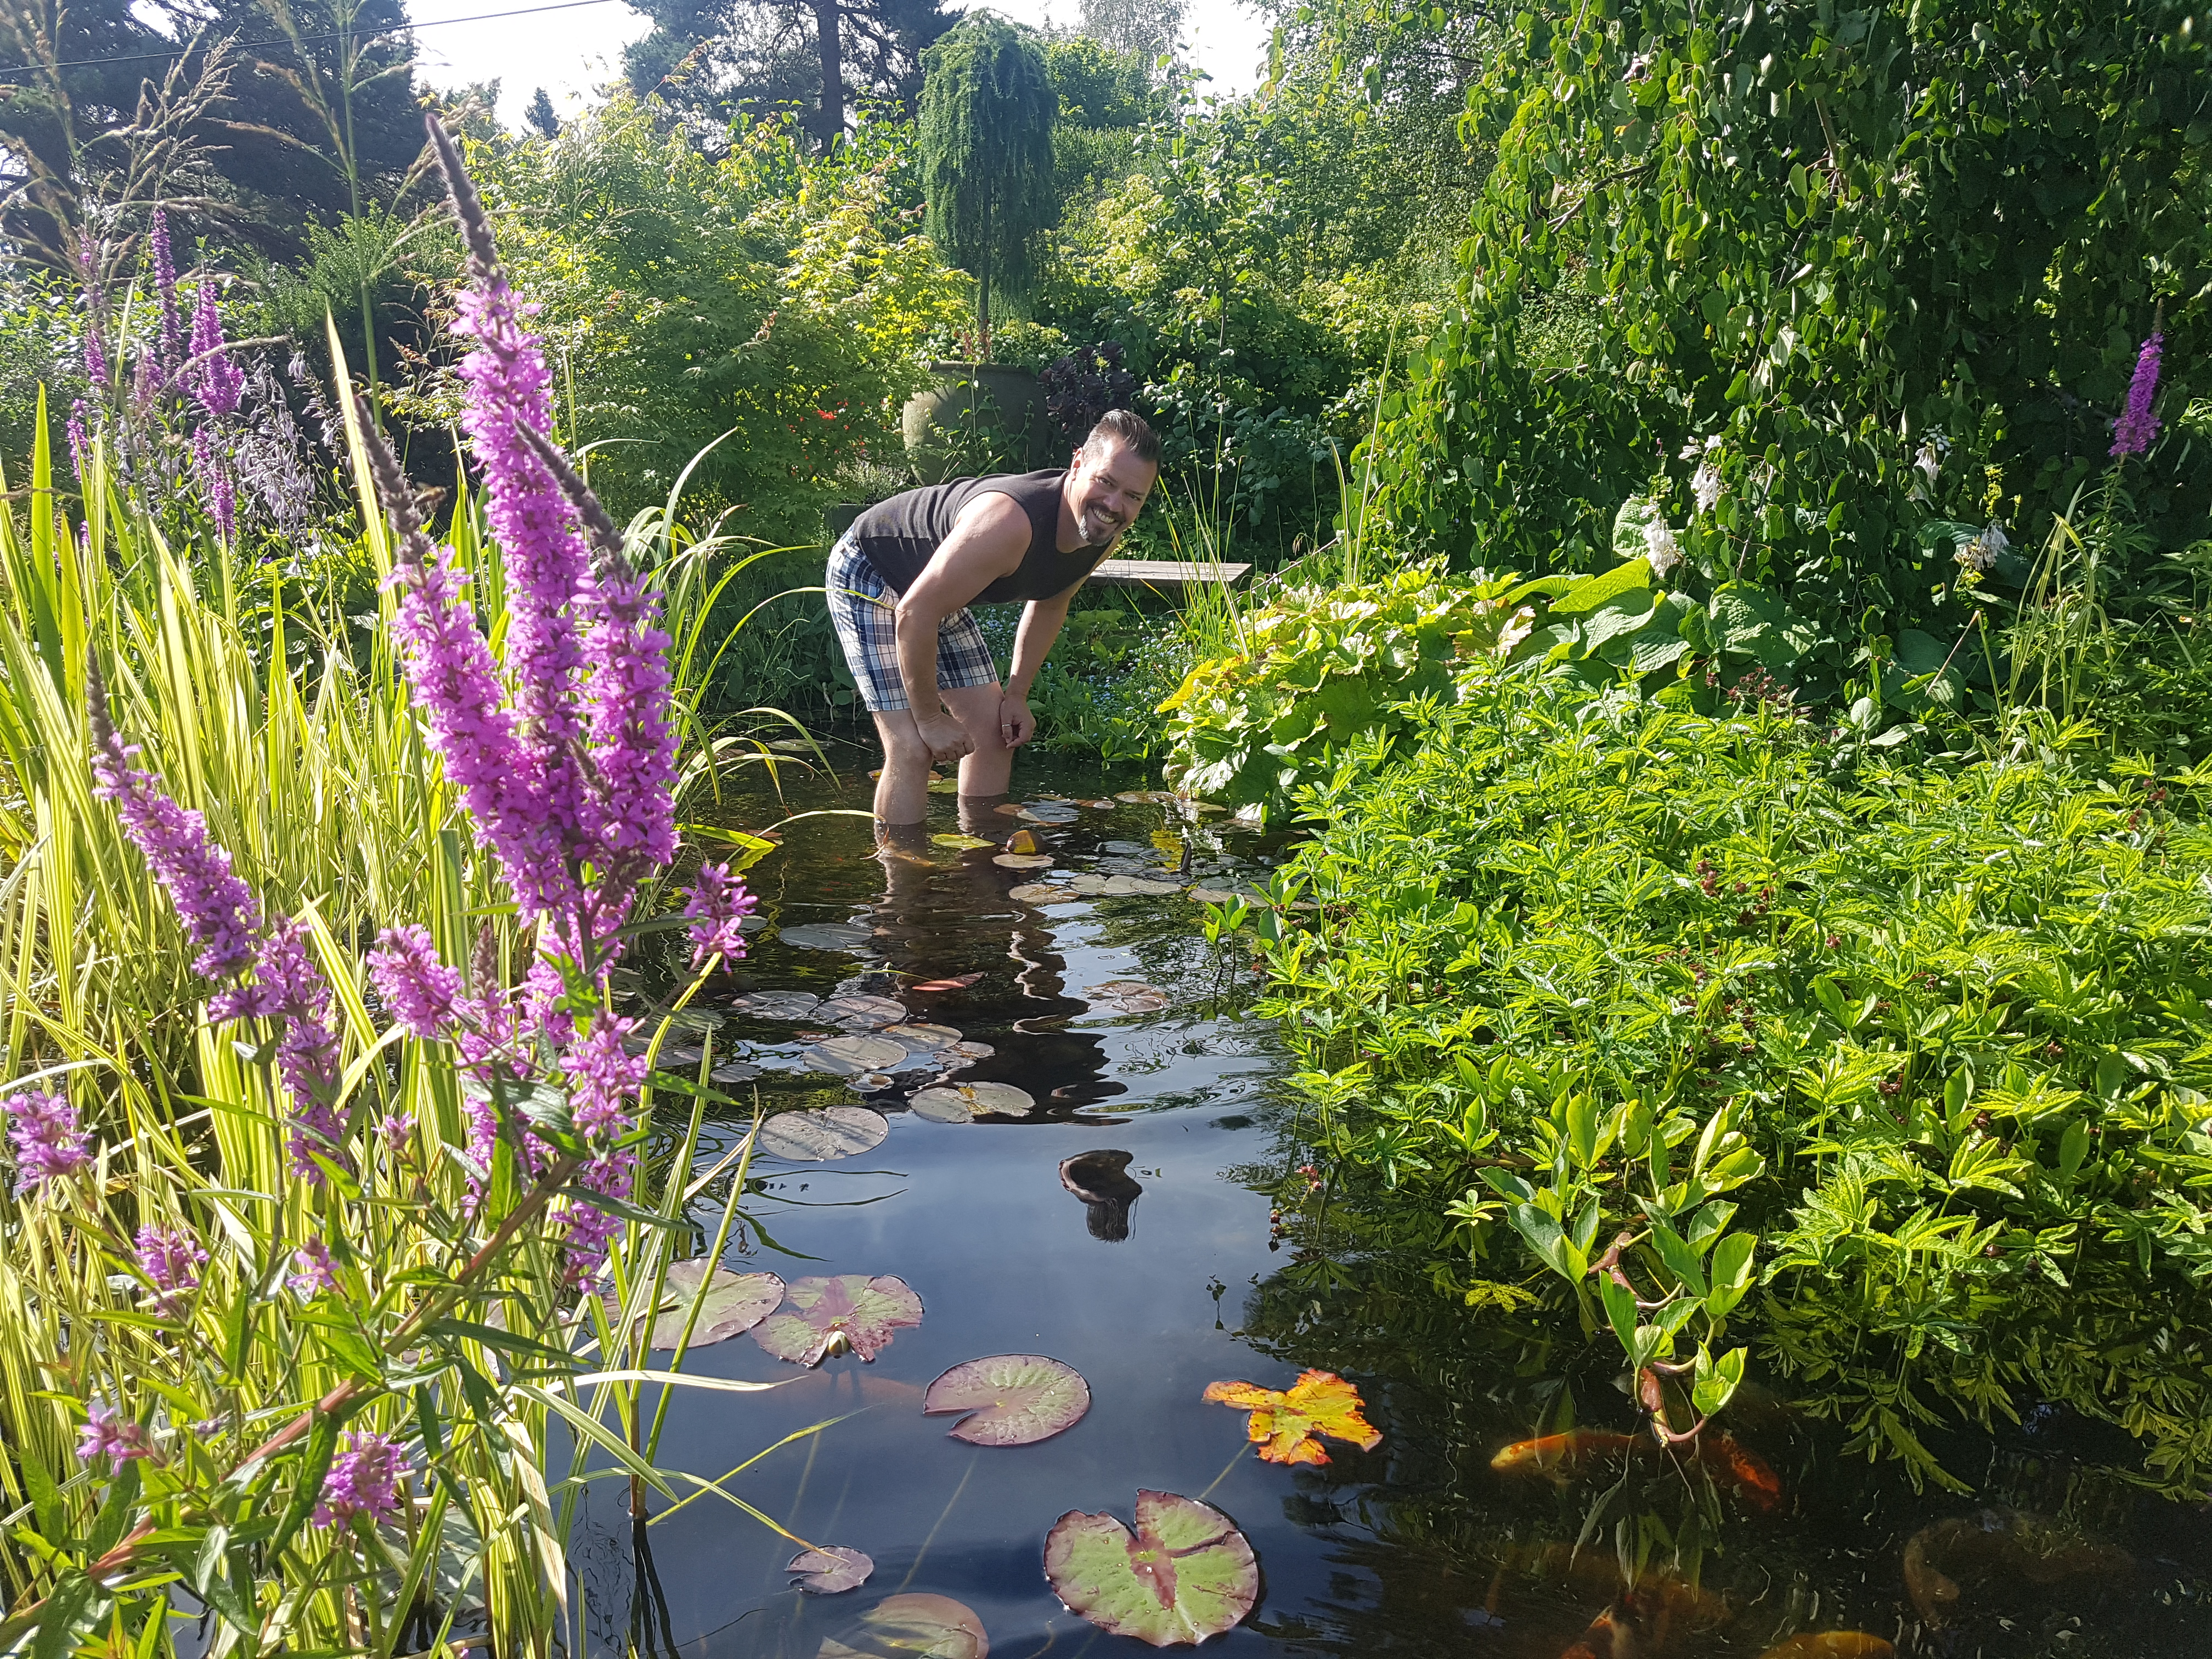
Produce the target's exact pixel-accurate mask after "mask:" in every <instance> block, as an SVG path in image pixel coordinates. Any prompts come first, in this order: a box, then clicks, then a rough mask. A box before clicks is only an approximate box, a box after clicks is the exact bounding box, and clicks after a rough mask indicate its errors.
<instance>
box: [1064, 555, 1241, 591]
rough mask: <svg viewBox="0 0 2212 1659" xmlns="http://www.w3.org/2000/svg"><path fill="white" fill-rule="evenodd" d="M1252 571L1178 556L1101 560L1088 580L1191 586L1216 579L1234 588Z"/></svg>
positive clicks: (1110, 584) (1108, 584)
mask: <svg viewBox="0 0 2212 1659" xmlns="http://www.w3.org/2000/svg"><path fill="white" fill-rule="evenodd" d="M1250 574H1252V567H1251V566H1250V565H1249V564H1199V563H1191V562H1185V561H1183V560H1181V559H1101V560H1100V561H1099V562H1098V567H1097V569H1095V570H1093V571H1092V572H1091V580H1092V581H1094V582H1097V583H1098V584H1099V585H1100V586H1105V587H1195V586H1198V585H1199V584H1200V583H1201V582H1219V583H1220V584H1222V586H1225V587H1234V586H1237V583H1239V582H1241V581H1243V580H1244V578H1245V577H1247V576H1249V575H1250Z"/></svg>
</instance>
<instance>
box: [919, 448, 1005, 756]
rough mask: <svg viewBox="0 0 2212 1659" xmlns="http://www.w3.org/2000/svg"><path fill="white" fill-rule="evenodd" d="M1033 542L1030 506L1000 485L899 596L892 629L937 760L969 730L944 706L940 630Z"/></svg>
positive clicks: (955, 751) (965, 746)
mask: <svg viewBox="0 0 2212 1659" xmlns="http://www.w3.org/2000/svg"><path fill="white" fill-rule="evenodd" d="M1029 544H1030V520H1029V514H1028V513H1024V511H1023V510H1022V507H1021V504H1020V503H1019V502H1018V501H1015V500H1014V498H1013V497H1012V496H1011V495H999V494H996V493H995V492H994V493H993V494H991V495H981V496H978V497H977V498H976V499H975V501H971V502H969V504H968V506H967V507H965V508H963V510H962V512H961V514H960V517H959V518H958V519H957V520H956V521H955V522H954V524H953V526H952V533H951V535H949V536H947V537H946V538H945V540H944V541H943V542H942V543H941V544H939V547H938V550H937V552H936V554H935V556H933V557H932V558H931V560H930V562H928V563H927V565H925V566H924V567H922V572H921V574H920V575H919V576H917V577H915V580H914V584H913V586H910V587H908V589H907V591H906V592H905V593H904V594H903V595H902V596H901V598H900V599H899V602H898V608H897V610H896V611H895V612H894V629H893V632H894V637H895V638H896V641H897V643H898V663H899V678H900V679H902V681H904V682H905V684H906V700H907V706H908V708H911V709H912V710H913V711H914V720H915V726H916V727H917V728H918V729H919V730H920V732H921V739H922V741H923V742H924V743H926V744H928V745H929V750H930V757H931V759H933V760H937V761H948V760H954V759H957V758H958V757H960V756H962V755H964V754H966V753H967V752H968V750H969V742H968V734H967V733H966V732H964V731H963V730H962V729H961V727H960V724H959V722H958V721H957V720H954V719H953V718H952V717H951V715H950V714H946V713H945V710H944V708H943V704H942V700H941V699H940V698H939V694H938V686H937V630H938V629H939V627H941V626H942V625H943V624H944V622H945V618H946V617H949V616H951V614H952V613H953V612H954V611H957V610H958V609H960V607H961V606H962V605H966V604H968V603H969V601H971V600H972V599H975V596H976V595H977V594H978V593H981V592H982V591H983V590H984V589H985V588H987V587H988V586H990V585H991V584H992V583H993V582H994V581H996V580H998V579H999V578H1000V577H1001V576H1005V575H1009V574H1012V572H1013V571H1014V570H1015V569H1016V568H1018V567H1019V566H1020V564H1021V562H1022V555H1023V554H1024V553H1025V552H1027V551H1028V550H1029Z"/></svg>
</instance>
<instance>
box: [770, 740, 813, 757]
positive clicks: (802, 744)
mask: <svg viewBox="0 0 2212 1659" xmlns="http://www.w3.org/2000/svg"><path fill="white" fill-rule="evenodd" d="M768 746H769V748H771V749H780V750H782V751H783V752H784V753H785V754H787V755H811V754H812V753H813V752H814V745H813V744H811V743H809V742H808V741H807V740H806V739H805V738H769V739H768Z"/></svg>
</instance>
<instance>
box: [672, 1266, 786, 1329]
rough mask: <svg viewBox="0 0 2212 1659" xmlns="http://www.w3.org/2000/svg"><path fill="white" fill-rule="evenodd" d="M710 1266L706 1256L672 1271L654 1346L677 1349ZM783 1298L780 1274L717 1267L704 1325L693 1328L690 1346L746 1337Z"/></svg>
mask: <svg viewBox="0 0 2212 1659" xmlns="http://www.w3.org/2000/svg"><path fill="white" fill-rule="evenodd" d="M707 1267H708V1263H707V1261H706V1258H705V1257H703V1256H695V1257H694V1258H693V1259H692V1260H690V1261H678V1262H675V1263H673V1264H672V1265H671V1267H669V1269H668V1278H667V1281H666V1288H665V1290H664V1291H663V1292H662V1295H661V1307H662V1308H663V1310H665V1311H663V1313H662V1314H661V1316H660V1317H659V1318H658V1319H656V1320H655V1321H653V1346H654V1347H656V1348H672V1347H674V1346H676V1342H677V1339H678V1337H680V1336H682V1335H683V1334H684V1320H685V1319H686V1318H688V1317H689V1316H690V1311H691V1298H692V1297H695V1296H696V1295H697V1294H698V1293H699V1280H700V1279H701V1278H702V1276H704V1275H705V1273H706V1271H707ZM782 1300H783V1281H782V1280H781V1279H778V1278H777V1277H776V1276H775V1274H774V1273H732V1272H731V1271H730V1270H729V1269H728V1268H727V1267H715V1268H714V1277H713V1278H712V1279H709V1280H708V1284H707V1295H706V1299H705V1300H704V1301H702V1303H701V1304H700V1306H699V1318H698V1321H697V1322H696V1323H695V1324H694V1325H693V1326H692V1327H691V1344H690V1346H693V1347H695V1348H703V1347H705V1346H708V1344H709V1343H713V1342H726V1341H728V1340H730V1339H731V1338H732V1337H733V1336H742V1335H744V1334H745V1333H746V1332H747V1331H749V1330H750V1329H752V1328H753V1327H754V1326H756V1325H757V1324H759V1323H760V1322H761V1321H762V1320H763V1319H765V1318H767V1317H768V1316H769V1315H770V1314H771V1313H773V1312H775V1307H776V1304H778V1303H779V1302H781V1301H782Z"/></svg>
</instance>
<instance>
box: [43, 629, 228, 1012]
mask: <svg viewBox="0 0 2212 1659" xmlns="http://www.w3.org/2000/svg"><path fill="white" fill-rule="evenodd" d="M85 693H86V698H87V701H88V704H89V708H90V714H91V724H92V740H93V757H92V775H93V793H94V794H96V795H98V796H99V797H100V799H102V800H110V801H113V802H114V803H115V812H116V816H117V817H119V818H120V819H122V821H123V828H124V831H125V834H127V835H128V836H130V837H131V840H132V841H133V842H136V843H137V847H138V850H139V852H141V853H142V854H144V855H145V859H146V862H147V865H148V866H149V867H150V868H151V869H152V870H153V872H154V874H155V876H156V877H158V878H160V880H161V884H162V885H163V886H164V887H166V888H167V889H168V890H169V899H170V902H172V903H173V904H174V905H175V906H176V908H177V917H178V920H179V921H182V922H183V923H184V925H185V933H187V934H189V935H190V936H191V941H192V943H193V944H195V945H198V946H199V947H200V954H199V957H198V959H197V961H195V962H194V963H192V967H193V969H195V970H196V971H197V972H199V973H201V974H204V975H207V976H208V977H209V978H210V979H215V978H220V977H222V975H226V974H234V973H236V972H237V971H238V970H239V969H241V968H243V967H245V966H246V963H248V962H249V961H251V960H252V957H253V951H254V944H255V938H254V936H255V934H256V933H258V931H259V929H260V926H261V912H260V907H259V906H258V905H257V904H256V903H255V902H253V893H252V889H250V888H248V887H247V886H246V884H245V883H244V882H243V881H241V880H240V879H239V878H238V877H236V876H235V875H234V874H232V873H231V868H230V854H228V853H226V852H224V851H223V850H222V848H220V847H218V846H216V844H215V843H214V842H212V841H210V839H209V838H208V832H207V820H206V819H205V818H204V817H201V816H200V815H199V814H198V813H197V812H188V811H185V809H184V808H183V807H181V806H179V805H177V803H176V802H174V801H173V800H171V799H169V798H168V796H167V795H166V794H164V793H162V792H161V787H160V782H161V781H160V780H159V779H158V778H156V777H155V775H154V774H152V773H151V772H141V771H138V770H137V769H134V768H133V767H132V766H131V758H132V757H134V756H135V755H137V752H138V750H137V745H136V744H125V742H124V741H123V738H122V737H121V735H120V734H119V733H118V732H117V731H116V729H115V723H114V721H113V720H112V719H111V718H110V716H109V714H108V707H107V685H106V681H104V680H103V679H102V678H100V669H99V665H97V664H94V665H93V668H92V670H91V671H90V673H89V674H88V677H87V679H86V686H85Z"/></svg>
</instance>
